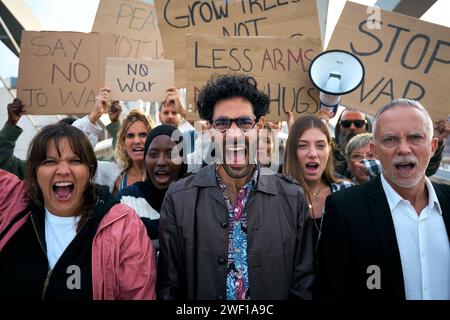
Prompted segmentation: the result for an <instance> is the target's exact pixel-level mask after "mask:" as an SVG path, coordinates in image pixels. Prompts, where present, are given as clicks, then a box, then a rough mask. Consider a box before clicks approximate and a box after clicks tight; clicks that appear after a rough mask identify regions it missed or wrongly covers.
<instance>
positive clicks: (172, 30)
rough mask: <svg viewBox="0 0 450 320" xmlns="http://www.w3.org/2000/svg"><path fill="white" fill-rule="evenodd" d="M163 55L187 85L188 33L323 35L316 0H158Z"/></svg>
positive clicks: (178, 82)
mask: <svg viewBox="0 0 450 320" xmlns="http://www.w3.org/2000/svg"><path fill="white" fill-rule="evenodd" d="M155 6H156V11H157V14H158V23H159V27H160V29H161V35H162V40H163V43H164V56H165V58H166V59H173V60H174V61H175V80H176V82H177V86H178V87H184V86H185V80H186V74H185V61H186V56H185V47H184V44H185V39H184V36H185V35H186V34H188V33H189V34H215V35H219V36H283V37H295V36H299V35H301V36H304V37H312V38H319V39H320V26H319V17H318V11H317V7H316V0H301V1H300V0H202V1H199V0H156V1H155Z"/></svg>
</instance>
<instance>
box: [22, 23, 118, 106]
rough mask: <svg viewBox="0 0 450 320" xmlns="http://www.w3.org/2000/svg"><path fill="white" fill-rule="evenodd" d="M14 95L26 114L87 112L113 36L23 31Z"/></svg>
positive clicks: (111, 49) (111, 53)
mask: <svg viewBox="0 0 450 320" xmlns="http://www.w3.org/2000/svg"><path fill="white" fill-rule="evenodd" d="M20 49H21V50H20V61H19V78H18V83H17V96H18V98H19V99H21V100H22V101H23V102H24V104H25V107H26V112H27V113H28V114H83V113H89V112H91V110H92V108H93V107H94V104H95V95H96V94H97V92H98V90H99V88H101V87H102V86H104V83H105V62H106V57H113V56H114V53H115V50H114V35H113V34H102V35H101V34H98V33H80V32H34V31H23V32H22V41H21V48H20Z"/></svg>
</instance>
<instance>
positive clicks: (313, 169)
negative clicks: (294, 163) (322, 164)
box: [305, 162, 319, 174]
mask: <svg viewBox="0 0 450 320" xmlns="http://www.w3.org/2000/svg"><path fill="white" fill-rule="evenodd" d="M305 167H306V172H307V173H309V174H315V173H317V171H318V170H319V164H318V163H317V162H308V163H306V165H305Z"/></svg>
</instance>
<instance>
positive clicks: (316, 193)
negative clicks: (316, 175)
mask: <svg viewBox="0 0 450 320" xmlns="http://www.w3.org/2000/svg"><path fill="white" fill-rule="evenodd" d="M326 189H327V188H322V189H319V191H317V192H314V191H313V192H312V194H313V196H314V201H315V202H317V201H318V199H317V196H318V195H319V194H320V193H321V192H322V191H323V190H326Z"/></svg>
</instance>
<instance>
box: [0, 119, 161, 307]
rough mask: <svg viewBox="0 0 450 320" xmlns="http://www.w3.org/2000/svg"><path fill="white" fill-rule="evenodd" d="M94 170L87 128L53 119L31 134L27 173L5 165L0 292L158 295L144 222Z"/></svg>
mask: <svg viewBox="0 0 450 320" xmlns="http://www.w3.org/2000/svg"><path fill="white" fill-rule="evenodd" d="M96 169H97V160H96V158H95V154H94V151H93V149H92V146H91V144H90V143H89V140H88V139H87V137H86V136H85V135H84V133H83V132H82V131H80V130H79V129H77V128H75V127H73V126H68V125H66V124H56V125H50V126H46V127H44V128H43V129H42V130H41V131H40V132H39V133H38V134H37V135H36V136H35V137H34V139H33V140H32V142H31V144H30V148H29V151H28V162H27V180H25V181H21V180H19V179H18V178H17V177H16V176H14V175H13V174H10V173H8V172H6V171H3V170H0V189H1V190H2V192H1V193H0V298H3V299H78V300H79V299H81V300H90V299H96V300H98V299H108V300H110V299H154V298H155V281H156V265H155V264H156V260H155V254H154V250H153V246H152V243H151V241H149V239H148V236H147V233H146V230H145V227H144V225H143V224H142V222H141V221H140V219H139V217H138V216H137V215H136V213H135V212H134V210H133V209H131V208H130V207H128V206H126V205H123V204H120V203H118V201H117V200H116V199H115V198H113V197H112V196H111V195H110V194H109V192H108V191H107V190H105V189H106V187H103V188H102V187H99V186H97V185H94V184H93V183H92V178H93V176H94V174H95V171H96Z"/></svg>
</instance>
